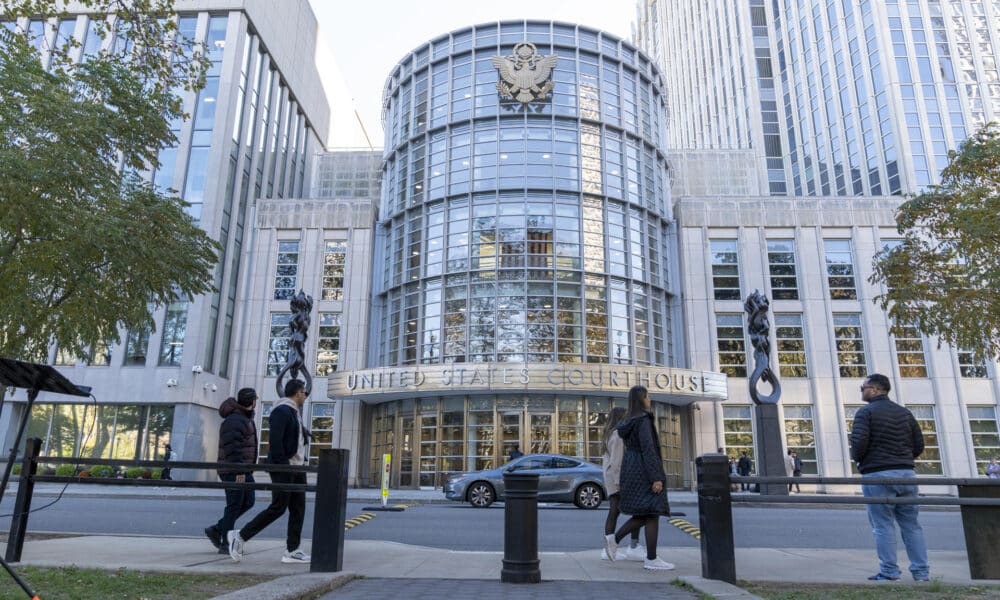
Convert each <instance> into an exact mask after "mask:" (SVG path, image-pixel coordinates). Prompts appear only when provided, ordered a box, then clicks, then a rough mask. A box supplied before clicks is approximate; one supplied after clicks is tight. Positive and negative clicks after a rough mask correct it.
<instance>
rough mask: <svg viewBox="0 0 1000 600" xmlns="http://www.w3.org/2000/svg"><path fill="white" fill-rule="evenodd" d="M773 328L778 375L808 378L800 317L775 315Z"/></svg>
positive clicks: (795, 315)
mask: <svg viewBox="0 0 1000 600" xmlns="http://www.w3.org/2000/svg"><path fill="white" fill-rule="evenodd" d="M774 327H775V328H774V334H775V339H776V340H777V342H778V369H779V370H778V374H779V375H781V376H782V377H808V376H809V369H808V368H807V366H806V341H805V339H804V336H803V334H802V315H800V314H776V315H774ZM803 460H805V459H803Z"/></svg>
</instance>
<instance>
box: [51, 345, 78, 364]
mask: <svg viewBox="0 0 1000 600" xmlns="http://www.w3.org/2000/svg"><path fill="white" fill-rule="evenodd" d="M77 360H79V358H78V357H77V355H76V353H75V352H73V351H72V350H70V349H69V348H62V347H60V348H56V359H55V361H54V362H53V364H54V365H56V366H59V367H72V366H73V365H75V364H76V361H77Z"/></svg>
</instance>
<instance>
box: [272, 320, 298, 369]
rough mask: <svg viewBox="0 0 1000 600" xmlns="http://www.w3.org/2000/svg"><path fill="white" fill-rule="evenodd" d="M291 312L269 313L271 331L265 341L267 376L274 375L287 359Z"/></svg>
mask: <svg viewBox="0 0 1000 600" xmlns="http://www.w3.org/2000/svg"><path fill="white" fill-rule="evenodd" d="M291 322H292V315H291V313H271V333H270V336H269V337H268V341H267V376H268V377H276V376H277V375H278V372H279V371H281V368H282V367H284V366H285V362H286V361H287V360H288V341H289V340H290V339H291V337H292V331H291V329H289V328H288V324H289V323H291Z"/></svg>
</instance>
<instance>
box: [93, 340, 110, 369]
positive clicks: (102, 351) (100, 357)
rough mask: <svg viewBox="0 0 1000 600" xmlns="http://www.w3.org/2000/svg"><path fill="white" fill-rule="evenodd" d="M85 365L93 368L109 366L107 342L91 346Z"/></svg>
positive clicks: (108, 345)
mask: <svg viewBox="0 0 1000 600" xmlns="http://www.w3.org/2000/svg"><path fill="white" fill-rule="evenodd" d="M87 364H89V365H91V366H93V367H107V366H110V365H111V344H109V343H107V342H97V343H96V344H94V345H93V346H91V347H90V350H89V352H88V356H87Z"/></svg>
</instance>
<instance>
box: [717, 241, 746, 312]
mask: <svg viewBox="0 0 1000 600" xmlns="http://www.w3.org/2000/svg"><path fill="white" fill-rule="evenodd" d="M711 252H712V287H713V288H714V289H715V299H716V300H739V299H740V264H739V254H738V253H737V251H736V240H712V241H711Z"/></svg>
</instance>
